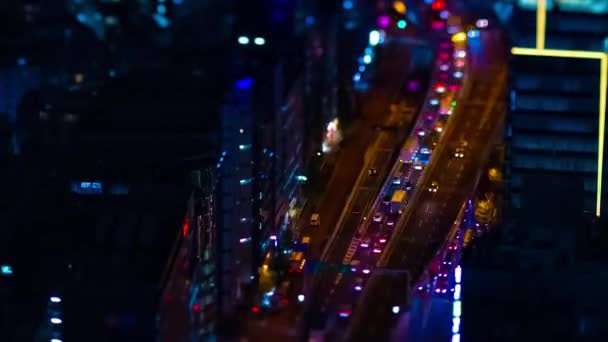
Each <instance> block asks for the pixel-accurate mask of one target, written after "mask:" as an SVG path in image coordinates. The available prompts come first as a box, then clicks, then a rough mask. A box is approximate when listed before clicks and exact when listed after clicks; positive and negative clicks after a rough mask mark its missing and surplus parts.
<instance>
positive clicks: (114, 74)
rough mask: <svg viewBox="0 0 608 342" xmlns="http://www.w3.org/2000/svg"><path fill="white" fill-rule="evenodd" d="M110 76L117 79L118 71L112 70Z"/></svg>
mask: <svg viewBox="0 0 608 342" xmlns="http://www.w3.org/2000/svg"><path fill="white" fill-rule="evenodd" d="M108 74H109V75H110V77H116V71H115V70H114V69H110V71H109V72H108Z"/></svg>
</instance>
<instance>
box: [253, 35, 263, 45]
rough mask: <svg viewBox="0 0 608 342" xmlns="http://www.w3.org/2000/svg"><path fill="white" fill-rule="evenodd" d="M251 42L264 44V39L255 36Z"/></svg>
mask: <svg viewBox="0 0 608 342" xmlns="http://www.w3.org/2000/svg"><path fill="white" fill-rule="evenodd" d="M253 43H254V44H255V45H264V44H266V39H264V38H262V37H255V39H254V40H253Z"/></svg>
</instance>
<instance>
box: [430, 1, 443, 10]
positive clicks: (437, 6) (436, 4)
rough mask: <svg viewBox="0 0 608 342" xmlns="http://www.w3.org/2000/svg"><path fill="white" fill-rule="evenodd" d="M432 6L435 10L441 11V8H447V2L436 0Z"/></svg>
mask: <svg viewBox="0 0 608 342" xmlns="http://www.w3.org/2000/svg"><path fill="white" fill-rule="evenodd" d="M431 8H432V9H433V10H435V11H441V10H443V9H445V2H443V1H435V2H433V4H432V5H431Z"/></svg>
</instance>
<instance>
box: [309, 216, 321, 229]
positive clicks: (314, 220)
mask: <svg viewBox="0 0 608 342" xmlns="http://www.w3.org/2000/svg"><path fill="white" fill-rule="evenodd" d="M310 225H311V226H313V227H318V226H320V225H321V216H320V215H319V213H313V214H312V215H310Z"/></svg>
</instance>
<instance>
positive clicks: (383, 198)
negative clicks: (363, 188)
mask: <svg viewBox="0 0 608 342" xmlns="http://www.w3.org/2000/svg"><path fill="white" fill-rule="evenodd" d="M382 203H384V204H390V203H391V196H389V195H386V196H384V197H382Z"/></svg>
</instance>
